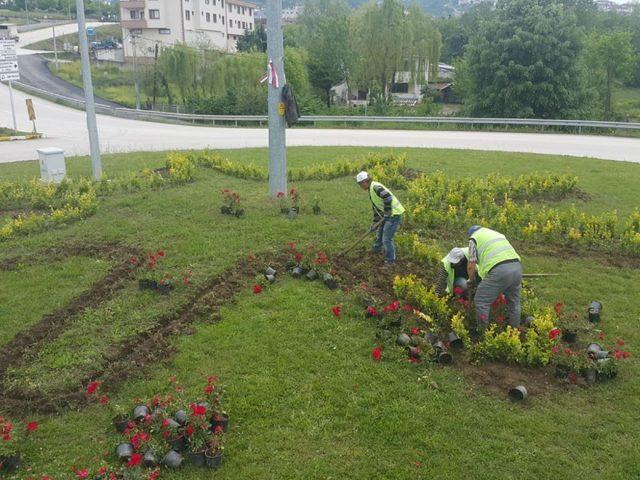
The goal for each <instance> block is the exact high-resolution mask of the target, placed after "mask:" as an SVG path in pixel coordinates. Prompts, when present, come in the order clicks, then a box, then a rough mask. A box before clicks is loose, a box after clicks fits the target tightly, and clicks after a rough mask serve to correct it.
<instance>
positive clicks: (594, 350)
mask: <svg viewBox="0 0 640 480" xmlns="http://www.w3.org/2000/svg"><path fill="white" fill-rule="evenodd" d="M601 351H602V347H601V346H600V345H598V344H597V343H590V344H589V345H587V353H588V354H589V356H591V357H595V356H596V355H597V354H598V352H601Z"/></svg>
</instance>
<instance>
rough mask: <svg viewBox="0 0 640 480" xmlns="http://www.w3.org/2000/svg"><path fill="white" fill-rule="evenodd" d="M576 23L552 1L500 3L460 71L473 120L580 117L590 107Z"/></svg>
mask: <svg viewBox="0 0 640 480" xmlns="http://www.w3.org/2000/svg"><path fill="white" fill-rule="evenodd" d="M582 40H583V34H582V30H581V28H579V27H578V25H577V22H576V17H575V15H574V14H573V12H572V11H571V9H568V8H566V7H564V6H563V5H562V4H561V3H559V2H556V1H553V0H499V2H498V4H497V6H496V13H495V15H493V16H491V17H490V18H487V19H486V20H485V21H484V22H482V23H481V24H480V25H479V28H478V33H477V34H476V35H475V36H474V37H473V38H472V39H471V41H470V43H469V44H468V45H467V48H466V51H465V54H464V57H463V60H462V62H460V63H459V64H458V65H457V66H458V68H457V71H456V80H457V82H458V83H459V85H458V88H460V89H461V90H462V93H463V95H464V97H465V109H466V110H467V112H468V113H469V114H471V115H477V116H496V117H519V118H531V117H536V118H558V117H568V118H571V117H576V116H579V115H581V113H583V112H582V111H583V110H584V109H585V108H588V107H589V101H588V97H589V96H588V91H587V82H586V76H585V72H584V70H583V68H582V65H581V63H580V58H579V57H580V53H581V51H582Z"/></svg>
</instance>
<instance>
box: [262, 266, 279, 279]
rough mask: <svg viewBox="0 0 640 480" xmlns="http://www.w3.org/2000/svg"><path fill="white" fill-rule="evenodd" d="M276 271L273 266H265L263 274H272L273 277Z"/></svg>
mask: <svg viewBox="0 0 640 480" xmlns="http://www.w3.org/2000/svg"><path fill="white" fill-rule="evenodd" d="M276 273H278V272H276V270H275V269H274V268H271V267H267V269H266V270H265V271H264V274H265V275H272V276H274V277H275V275H276Z"/></svg>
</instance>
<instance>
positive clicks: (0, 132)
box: [0, 127, 29, 137]
mask: <svg viewBox="0 0 640 480" xmlns="http://www.w3.org/2000/svg"><path fill="white" fill-rule="evenodd" d="M14 135H29V134H28V133H27V132H20V131H17V130H13V129H12V128H7V127H0V137H4V136H14Z"/></svg>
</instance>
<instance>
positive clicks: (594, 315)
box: [587, 300, 602, 323]
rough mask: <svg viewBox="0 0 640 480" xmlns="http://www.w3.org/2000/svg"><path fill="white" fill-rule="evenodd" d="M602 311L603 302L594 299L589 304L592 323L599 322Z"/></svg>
mask: <svg viewBox="0 0 640 480" xmlns="http://www.w3.org/2000/svg"><path fill="white" fill-rule="evenodd" d="M601 311H602V303H600V302H598V301H597V300H594V301H593V302H591V303H590V304H589V308H588V310H587V312H588V314H589V321H590V322H591V323H598V322H599V321H600V312H601Z"/></svg>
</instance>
